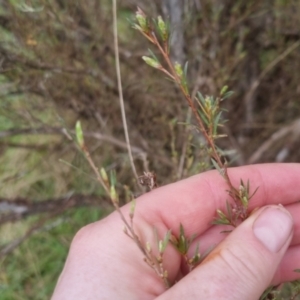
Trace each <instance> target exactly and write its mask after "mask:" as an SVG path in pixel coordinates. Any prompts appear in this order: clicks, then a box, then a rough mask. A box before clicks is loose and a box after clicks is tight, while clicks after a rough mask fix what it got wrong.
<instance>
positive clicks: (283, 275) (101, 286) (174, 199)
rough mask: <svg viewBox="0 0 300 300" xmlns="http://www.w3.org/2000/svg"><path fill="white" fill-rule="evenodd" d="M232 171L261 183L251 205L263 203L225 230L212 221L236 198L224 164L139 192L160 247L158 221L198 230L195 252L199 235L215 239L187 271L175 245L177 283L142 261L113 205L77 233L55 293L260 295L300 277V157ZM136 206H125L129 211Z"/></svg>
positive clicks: (171, 262) (172, 270)
mask: <svg viewBox="0 0 300 300" xmlns="http://www.w3.org/2000/svg"><path fill="white" fill-rule="evenodd" d="M228 172H229V176H230V178H231V179H232V182H233V184H234V185H235V186H238V185H239V181H240V179H241V178H242V179H243V180H244V181H247V179H249V180H250V183H251V187H252V190H254V189H255V188H256V187H258V186H259V189H258V191H257V193H256V194H255V196H254V197H253V199H252V200H251V204H250V210H253V209H254V208H260V209H258V210H257V211H255V212H254V213H253V214H252V215H251V216H250V217H249V218H248V219H247V220H246V221H245V222H244V223H243V224H241V225H240V226H238V227H237V228H236V229H234V230H233V231H232V233H230V234H221V233H220V231H222V230H224V229H227V230H228V229H230V228H228V227H226V228H225V227H221V226H213V225H211V221H212V220H213V219H214V218H215V216H216V213H215V212H216V209H218V208H221V209H224V207H225V201H226V199H229V196H228V194H227V193H226V188H227V187H226V183H225V182H224V179H223V178H222V177H221V176H220V175H219V174H218V172H217V171H210V172H206V173H202V174H200V175H196V176H193V177H190V178H188V179H185V180H182V181H179V182H177V183H174V184H170V185H167V186H164V187H160V188H157V189H155V190H153V191H151V192H149V193H147V194H145V195H143V196H142V197H139V198H138V199H137V206H136V212H135V217H134V222H135V228H136V231H137V232H138V233H139V235H140V236H141V239H142V240H143V241H149V242H150V243H151V244H152V245H153V248H155V241H154V235H153V228H154V227H155V228H156V229H157V230H158V232H159V235H160V237H161V238H162V237H163V236H164V234H165V233H166V232H167V230H169V229H171V230H172V233H173V234H174V235H178V231H179V224H180V223H182V224H183V226H184V228H185V231H186V234H187V235H192V234H196V236H197V237H196V239H195V241H194V242H193V245H192V246H191V250H190V253H189V255H192V254H193V251H194V249H195V247H196V243H197V242H198V241H200V252H204V251H205V250H206V249H208V248H209V247H211V246H212V245H216V247H215V249H214V250H212V252H211V253H210V255H209V256H208V257H207V258H206V260H205V261H204V262H203V263H202V264H201V265H199V266H197V267H196V268H195V269H194V270H193V271H192V272H191V273H188V274H187V272H186V268H185V267H184V266H183V264H182V259H181V257H180V255H179V254H178V252H177V251H176V250H175V249H174V247H173V246H171V245H170V246H168V247H167V249H166V252H165V256H164V266H165V268H166V269H167V270H168V273H169V280H170V282H171V283H174V282H175V281H176V282H177V283H175V284H174V285H173V286H172V287H171V288H170V289H166V288H165V285H164V283H163V281H162V280H161V279H160V278H158V276H157V275H156V274H155V272H154V271H153V270H152V269H151V268H150V267H149V266H147V264H146V263H145V262H144V261H143V255H142V253H141V252H140V250H139V249H138V248H137V246H136V245H135V244H134V243H133V242H132V241H131V240H130V239H129V238H128V237H127V236H126V235H125V234H124V233H123V231H122V228H123V224H122V221H121V220H120V217H119V215H118V214H117V213H116V212H114V213H112V214H110V215H109V216H108V217H106V218H105V219H103V220H101V221H98V222H96V223H93V224H90V225H87V226H86V227H84V228H82V229H81V230H80V231H79V232H78V233H77V234H76V236H75V238H74V240H73V242H72V244H71V248H70V252H69V255H68V258H67V261H66V264H65V267H64V270H63V272H62V274H61V276H60V278H59V281H58V283H57V286H56V289H55V291H54V294H53V297H52V299H53V300H58V299H83V300H88V299H93V300H95V299H128V300H134V299H139V300H140V299H143V300H148V299H149V300H150V299H159V300H164V299H172V300H174V299H185V300H189V299H208V300H210V299H211V300H212V299H244V300H247V299H249V300H256V299H258V298H259V296H260V295H261V294H262V292H263V291H264V290H265V289H266V288H267V287H268V286H269V285H270V284H279V283H281V282H285V281H291V280H295V279H298V278H299V277H300V276H299V275H300V274H299V273H296V272H294V269H297V268H299V269H300V218H298V217H297V216H299V214H300V203H298V202H299V200H300V164H264V165H253V166H245V167H239V168H232V169H229V170H228ZM278 204H282V205H283V206H284V208H283V207H281V206H278ZM129 208H130V206H128V205H127V206H124V207H122V211H123V213H124V215H125V216H128V213H129ZM266 220H271V223H270V222H269V223H268V221H266ZM273 220H274V224H273ZM266 224H267V225H266ZM269 227H270V231H268V230H269ZM272 230H273V231H272ZM273 232H274V233H273ZM258 236H260V237H261V239H259V238H258ZM266 245H267V246H266ZM181 277H184V278H182V279H181V280H179V281H178V278H181Z"/></svg>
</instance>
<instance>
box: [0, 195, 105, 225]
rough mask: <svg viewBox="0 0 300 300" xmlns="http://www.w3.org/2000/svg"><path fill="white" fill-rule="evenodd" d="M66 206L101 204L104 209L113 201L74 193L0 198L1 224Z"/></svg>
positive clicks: (67, 207) (68, 207)
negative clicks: (45, 198)
mask: <svg viewBox="0 0 300 300" xmlns="http://www.w3.org/2000/svg"><path fill="white" fill-rule="evenodd" d="M66 204H67V206H66V209H70V208H73V207H80V206H98V207H99V206H100V207H102V208H103V209H109V208H110V207H111V202H110V200H109V199H108V198H107V197H103V196H102V197H101V198H100V197H99V196H95V195H72V196H69V197H67V198H66V197H62V198H57V199H47V200H39V199H36V200H34V199H28V198H16V199H6V198H0V225H2V224H5V223H8V222H16V221H19V220H22V219H24V218H27V217H29V216H32V215H38V214H43V213H52V212H54V211H57V210H58V208H60V207H63V206H65V205H66Z"/></svg>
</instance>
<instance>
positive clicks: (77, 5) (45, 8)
mask: <svg viewBox="0 0 300 300" xmlns="http://www.w3.org/2000/svg"><path fill="white" fill-rule="evenodd" d="M148 2H149V3H146V2H145V1H140V0H133V1H129V0H122V1H119V8H118V17H119V20H118V22H119V23H118V27H119V40H120V59H121V72H122V77H123V87H124V98H125V101H126V113H127V118H128V123H129V134H130V137H131V141H132V145H133V147H134V155H135V162H136V165H137V168H138V172H139V173H140V174H142V172H143V170H144V165H143V163H144V162H143V159H142V156H141V154H145V153H146V154H147V160H148V162H149V168H150V169H151V170H153V171H155V173H156V174H157V177H158V182H159V184H160V185H163V184H166V183H169V182H172V181H174V180H178V179H179V178H182V177H187V176H190V175H192V174H195V173H197V172H199V171H203V170H205V169H207V161H206V158H205V156H204V155H203V151H201V147H202V144H203V140H202V139H201V137H199V135H198V134H196V133H195V132H193V131H192V130H187V129H186V127H185V126H183V125H180V122H185V121H186V118H187V107H186V104H185V102H184V101H183V100H182V98H181V96H180V93H179V91H178V90H177V89H176V88H175V87H174V86H173V85H172V83H171V82H168V81H166V80H163V79H164V78H163V77H161V76H158V73H157V71H156V70H153V69H151V68H148V67H147V66H146V65H145V64H144V63H143V62H142V60H141V57H142V56H143V55H147V51H145V49H147V47H148V46H149V45H147V44H146V43H145V41H144V40H143V39H142V38H141V37H140V35H139V34H138V33H137V32H136V31H134V30H132V28H131V27H130V22H128V19H131V18H133V15H134V11H135V9H136V6H137V5H139V6H141V8H142V9H143V10H145V11H146V12H147V14H149V15H151V16H157V15H160V14H161V15H163V12H164V10H163V8H162V5H161V1H148ZM184 3H185V4H184V14H183V29H182V30H183V32H184V37H185V44H184V49H183V50H184V53H185V59H186V60H188V61H189V81H190V85H191V86H190V89H193V88H194V87H195V86H197V87H198V89H199V90H201V92H202V93H203V94H204V95H205V94H209V95H214V94H215V93H217V92H218V91H219V90H220V88H221V87H222V86H224V85H228V86H229V87H230V89H231V90H233V91H235V94H234V96H233V97H232V98H231V99H230V100H229V101H227V103H224V105H225V108H226V109H227V110H228V113H227V116H226V118H227V119H228V120H229V121H228V122H227V126H226V128H224V130H225V132H226V133H227V134H228V136H229V139H226V140H223V141H220V147H221V148H222V149H228V150H231V149H236V153H235V154H233V155H232V154H230V153H229V152H228V153H229V154H228V159H229V160H230V161H231V164H232V165H241V164H247V163H250V162H252V163H253V162H254V163H257V162H268V161H296V162H297V161H300V153H299V151H298V149H299V146H300V142H299V141H300V139H299V135H300V130H299V125H298V123H299V115H300V102H299V96H300V85H299V82H300V80H299V79H300V78H299V77H300V73H299V70H300V47H298V46H299V45H300V31H299V28H300V19H299V15H300V2H299V1H297V0H275V1H268V0H263V1H261V0H249V1H236V0H235V1H233V0H232V1H231V0H230V1H226V3H225V2H224V1H219V0H213V1H208V0H204V1H184ZM199 3H200V4H201V5H200V6H199ZM178 47H179V45H178ZM114 62H115V59H114V49H113V37H112V12H111V1H108V0H89V1H83V0H76V1H66V0H28V1H25V0H22V1H19V0H8V1H0V154H1V155H0V183H1V185H0V204H1V203H11V204H20V203H22V205H25V206H30V205H31V206H30V207H33V208H34V207H36V205H37V204H39V203H41V202H44V201H52V203H53V205H55V203H57V202H56V200H57V199H61V198H65V199H69V198H72V197H73V196H78V197H79V199H80V201H79V202H78V205H76V207H75V205H74V206H72V205H71V207H70V208H68V209H65V210H64V211H62V212H61V213H58V214H55V215H54V216H53V217H51V213H53V210H52V211H51V212H50V211H48V210H45V212H44V213H42V214H41V213H36V214H32V215H30V216H23V217H22V218H21V219H20V220H19V221H17V220H15V221H14V222H6V221H5V222H4V221H3V220H4V218H5V217H7V215H8V214H9V212H7V211H5V212H4V211H2V210H1V209H0V226H1V227H0V246H1V247H2V248H1V249H3V247H5V246H6V245H8V244H9V243H11V242H12V241H14V240H15V239H18V238H19V237H20V236H23V235H24V234H26V232H28V230H30V228H32V226H35V224H37V222H41V221H42V220H43V219H45V218H46V217H48V219H47V220H46V221H45V222H44V223H43V224H42V225H41V226H40V228H39V230H37V231H35V233H34V234H32V235H30V237H28V238H27V239H26V240H25V241H24V242H23V243H21V245H20V246H19V247H17V248H16V249H15V250H14V251H13V252H12V253H9V254H8V255H4V256H1V258H0V299H1V300H2V299H3V300H4V299H5V300H6V299H7V300H8V299H9V300H10V299H49V297H50V295H51V293H52V291H53V288H54V285H55V282H56V280H57V278H58V275H59V273H60V272H61V270H62V266H63V263H64V260H65V257H66V255H67V252H68V247H69V245H70V242H71V240H72V237H73V236H74V234H75V233H76V231H78V229H79V228H81V227H82V226H84V225H85V224H88V223H90V222H94V221H96V220H98V219H100V218H101V217H103V216H104V215H105V214H106V213H108V212H109V211H110V208H109V207H108V206H107V204H105V203H106V202H105V201H106V199H104V196H103V191H102V190H101V188H100V187H99V186H98V184H97V183H96V181H95V179H94V177H93V174H92V172H91V171H90V169H89V167H88V165H87V164H86V162H85V160H84V158H83V157H82V155H81V154H80V153H79V152H78V150H77V149H76V146H75V144H74V142H73V141H72V137H73V134H74V133H73V129H74V125H75V122H76V120H78V119H80V120H81V122H82V124H83V125H82V126H83V128H84V130H85V136H86V139H87V143H88V145H89V148H90V150H91V152H92V155H93V158H94V160H95V161H96V163H97V165H99V166H104V167H106V168H107V169H108V170H110V169H116V171H117V174H118V181H119V186H118V188H119V191H120V193H121V196H122V197H121V198H122V199H125V198H126V188H124V186H123V185H127V186H129V187H130V189H131V190H133V191H134V192H135V193H137V191H138V189H137V187H136V185H135V183H134V180H133V175H132V172H131V170H130V166H129V163H128V157H127V153H126V148H125V147H124V134H123V126H122V122H121V114H120V108H119V104H118V91H117V86H116V75H115V67H114ZM257 82H258V85H257V86H256V85H255V83H257ZM297 122H298V123H297ZM282 129H286V130H287V133H286V134H282V135H280V137H279V138H277V139H276V140H275V141H274V142H272V143H271V144H270V145H269V147H268V148H267V150H265V151H261V153H260V155H258V156H256V159H255V160H253V154H255V153H256V154H259V153H258V152H257V151H258V149H261V147H262V146H263V145H264V143H265V142H266V141H268V140H269V139H270V137H271V136H272V135H274V134H275V135H276V133H277V134H278V133H280V132H281V130H282ZM288 129H289V130H288ZM186 142H187V150H186V151H185V152H184V151H183V146H182V145H184V144H185V143H186ZM284 151H286V153H287V155H286V156H284V157H283V156H280V155H279V154H280V153H284ZM182 153H183V154H182ZM182 156H184V158H185V163H184V165H183V173H182V174H181V175H180V176H179V175H178V169H179V164H180V159H181V157H182ZM282 157H283V159H282ZM88 197H94V198H95V199H97V200H96V201H87V200H86V199H88ZM124 201H125V200H124ZM95 207H96V208H97V209H95Z"/></svg>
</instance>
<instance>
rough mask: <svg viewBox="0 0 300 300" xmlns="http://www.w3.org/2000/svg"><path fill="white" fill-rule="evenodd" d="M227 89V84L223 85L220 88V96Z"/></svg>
mask: <svg viewBox="0 0 300 300" xmlns="http://www.w3.org/2000/svg"><path fill="white" fill-rule="evenodd" d="M227 90H228V85H224V86H223V87H222V89H221V92H220V96H222V95H224V94H225V93H226V92H227Z"/></svg>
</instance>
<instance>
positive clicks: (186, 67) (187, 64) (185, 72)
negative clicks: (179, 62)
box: [183, 61, 189, 78]
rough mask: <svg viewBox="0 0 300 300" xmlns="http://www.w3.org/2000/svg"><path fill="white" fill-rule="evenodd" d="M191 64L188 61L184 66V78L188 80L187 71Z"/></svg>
mask: <svg viewBox="0 0 300 300" xmlns="http://www.w3.org/2000/svg"><path fill="white" fill-rule="evenodd" d="M188 66H189V62H188V61H187V62H186V63H185V65H184V69H183V74H184V77H185V78H187V71H188Z"/></svg>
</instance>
